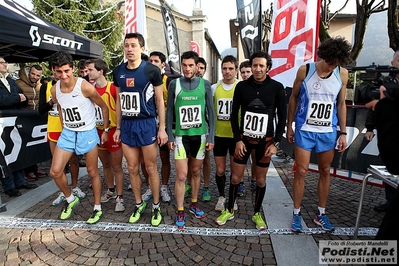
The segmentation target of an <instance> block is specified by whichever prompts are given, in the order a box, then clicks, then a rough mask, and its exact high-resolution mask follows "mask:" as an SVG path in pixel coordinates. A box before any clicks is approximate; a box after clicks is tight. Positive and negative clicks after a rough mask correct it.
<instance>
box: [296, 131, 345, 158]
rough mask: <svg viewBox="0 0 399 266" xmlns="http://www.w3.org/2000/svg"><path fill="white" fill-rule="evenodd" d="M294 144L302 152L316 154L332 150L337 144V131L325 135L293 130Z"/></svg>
mask: <svg viewBox="0 0 399 266" xmlns="http://www.w3.org/2000/svg"><path fill="white" fill-rule="evenodd" d="M294 140H295V144H296V145H297V146H298V147H299V148H302V149H304V150H307V151H312V150H313V149H314V151H315V152H316V153H320V152H325V151H330V150H333V149H334V148H335V146H336V143H337V131H336V130H334V131H333V132H327V133H315V132H309V131H303V130H299V129H295V135H294Z"/></svg>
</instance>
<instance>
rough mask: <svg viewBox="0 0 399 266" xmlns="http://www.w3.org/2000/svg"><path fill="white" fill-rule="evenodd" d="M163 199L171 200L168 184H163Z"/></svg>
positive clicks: (163, 200) (165, 200) (164, 200)
mask: <svg viewBox="0 0 399 266" xmlns="http://www.w3.org/2000/svg"><path fill="white" fill-rule="evenodd" d="M161 199H162V202H170V196H169V193H168V186H166V185H162V186H161Z"/></svg>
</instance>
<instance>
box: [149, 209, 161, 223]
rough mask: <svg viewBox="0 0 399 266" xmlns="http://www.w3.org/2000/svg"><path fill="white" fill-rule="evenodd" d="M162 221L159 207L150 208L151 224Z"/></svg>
mask: <svg viewBox="0 0 399 266" xmlns="http://www.w3.org/2000/svg"><path fill="white" fill-rule="evenodd" d="M161 221H162V214H161V208H160V207H158V208H152V214H151V225H152V226H158V225H159V224H160V223H161Z"/></svg>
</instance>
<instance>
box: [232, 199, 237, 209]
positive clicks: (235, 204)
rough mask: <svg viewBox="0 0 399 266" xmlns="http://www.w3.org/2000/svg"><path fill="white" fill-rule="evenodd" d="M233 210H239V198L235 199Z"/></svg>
mask: <svg viewBox="0 0 399 266" xmlns="http://www.w3.org/2000/svg"><path fill="white" fill-rule="evenodd" d="M233 210H235V211H236V210H238V205H237V199H236V200H235V201H234V206H233Z"/></svg>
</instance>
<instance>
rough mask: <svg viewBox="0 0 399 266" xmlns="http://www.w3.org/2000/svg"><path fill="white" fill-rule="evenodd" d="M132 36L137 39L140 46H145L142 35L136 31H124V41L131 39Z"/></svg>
mask: <svg viewBox="0 0 399 266" xmlns="http://www.w3.org/2000/svg"><path fill="white" fill-rule="evenodd" d="M132 38H135V39H137V40H138V41H139V44H140V46H141V47H144V46H145V40H144V36H143V35H141V34H140V33H138V32H133V33H126V35H125V39H124V41H126V39H132Z"/></svg>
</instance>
